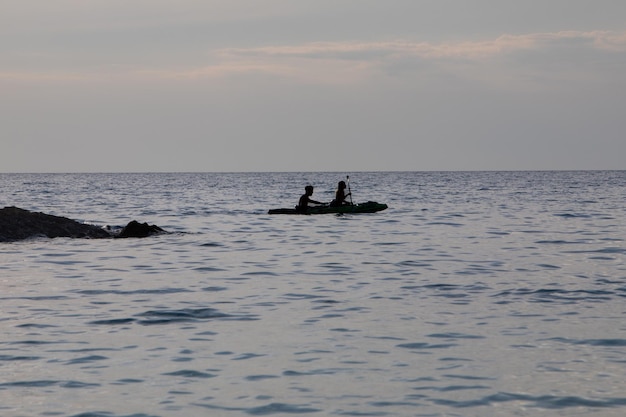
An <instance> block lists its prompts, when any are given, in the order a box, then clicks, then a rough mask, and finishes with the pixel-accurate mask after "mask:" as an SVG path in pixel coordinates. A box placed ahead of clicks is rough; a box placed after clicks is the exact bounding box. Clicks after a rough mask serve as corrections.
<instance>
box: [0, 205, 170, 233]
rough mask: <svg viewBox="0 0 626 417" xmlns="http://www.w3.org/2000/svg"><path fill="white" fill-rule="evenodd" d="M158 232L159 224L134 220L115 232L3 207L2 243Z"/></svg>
mask: <svg viewBox="0 0 626 417" xmlns="http://www.w3.org/2000/svg"><path fill="white" fill-rule="evenodd" d="M159 233H165V231H164V230H163V229H161V228H160V227H158V226H155V225H149V224H148V223H139V222H137V221H135V220H133V221H131V222H130V223H128V225H127V226H126V227H124V228H123V229H122V231H121V232H119V233H118V234H115V233H112V232H110V231H108V230H106V229H105V228H103V227H99V226H95V225H91V224H85V223H80V222H77V221H75V220H71V219H68V218H66V217H60V216H53V215H51V214H45V213H41V212H32V211H28V210H25V209H21V208H19V207H5V208H3V209H0V242H16V241H20V240H24V239H29V238H34V237H48V238H56V237H69V238H77V239H103V238H116V237H119V238H127V237H148V236H152V235H155V234H159Z"/></svg>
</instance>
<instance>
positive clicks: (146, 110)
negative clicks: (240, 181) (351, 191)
mask: <svg viewBox="0 0 626 417" xmlns="http://www.w3.org/2000/svg"><path fill="white" fill-rule="evenodd" d="M0 141H1V142H0V143H1V145H2V150H1V151H0V172H257V171H260V172H274V171H295V172H310V171H340V172H355V171H439V170H444V171H446V170H578V169H584V170H591V169H600V170H603V169H626V156H625V155H626V1H624V0H523V1H520V0H248V1H242V0H176V1H174V0H0Z"/></svg>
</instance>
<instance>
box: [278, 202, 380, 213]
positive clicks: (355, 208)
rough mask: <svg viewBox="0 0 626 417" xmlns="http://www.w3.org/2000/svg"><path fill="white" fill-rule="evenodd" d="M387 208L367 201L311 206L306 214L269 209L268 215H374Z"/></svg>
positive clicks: (288, 210)
mask: <svg viewBox="0 0 626 417" xmlns="http://www.w3.org/2000/svg"><path fill="white" fill-rule="evenodd" d="M386 208H387V204H383V203H377V202H375V201H368V202H367V203H361V204H353V205H345V206H337V207H331V206H326V205H324V206H312V207H309V208H308V210H307V211H306V212H301V211H297V210H296V209H295V208H279V209H271V210H270V211H268V214H330V213H335V214H342V213H351V214H357V213H376V212H377V211H382V210H385V209H386Z"/></svg>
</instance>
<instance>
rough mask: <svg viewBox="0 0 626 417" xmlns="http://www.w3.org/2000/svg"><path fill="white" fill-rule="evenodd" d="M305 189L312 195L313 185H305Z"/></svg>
mask: <svg viewBox="0 0 626 417" xmlns="http://www.w3.org/2000/svg"><path fill="white" fill-rule="evenodd" d="M304 191H305V192H306V194H307V195H312V194H313V186H312V185H307V186H306V187H304Z"/></svg>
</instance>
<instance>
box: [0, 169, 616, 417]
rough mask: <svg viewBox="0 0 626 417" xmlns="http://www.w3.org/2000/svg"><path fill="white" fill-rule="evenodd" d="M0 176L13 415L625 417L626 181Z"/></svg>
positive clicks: (4, 380) (3, 335) (2, 405)
mask: <svg viewBox="0 0 626 417" xmlns="http://www.w3.org/2000/svg"><path fill="white" fill-rule="evenodd" d="M345 178H346V174H345V173H243V174H236V173H225V174H216V173H198V174H191V173H188V174H187V173H185V174H54V175H46V174H0V205H2V206H9V205H14V206H18V207H21V208H25V209H28V210H33V211H42V212H45V213H49V214H55V215H60V216H65V217H69V218H72V219H75V220H79V221H83V222H89V223H94V224H99V225H103V226H104V225H112V226H123V225H125V224H126V223H127V222H129V221H130V220H133V219H134V220H138V221H140V222H148V223H150V224H157V225H159V226H161V227H162V228H164V229H166V230H167V231H169V232H171V233H169V234H166V235H160V236H156V237H151V238H147V239H119V240H115V239H105V240H82V239H66V238H57V239H45V238H37V239H31V240H28V241H22V242H15V243H0V312H1V314H0V330H1V332H0V415H1V416H3V417H21V416H24V417H26V416H27V417H33V416H72V417H77V416H81V417H87V416H90V417H129V416H133V417H140V416H141V417H147V416H162V417H169V416H176V417H193V416H233V417H236V416H250V415H252V416H261V415H263V416H265V415H281V416H282V415H312V416H428V417H431V416H464V417H465V416H476V417H478V416H480V417H485V416H533V417H534V416H616V417H617V416H623V415H625V414H626V383H625V381H626V321H625V320H624V318H625V317H626V315H625V313H626V303H625V301H626V298H625V297H626V264H625V260H626V243H625V239H626V205H625V201H626V200H625V197H626V172H624V171H608V172H602V171H597V172H595V171H594V172H391V173H383V172H367V173H366V172H363V173H350V186H351V190H352V193H353V199H354V201H355V202H365V201H368V200H373V201H378V202H384V203H387V204H388V205H389V209H388V210H386V211H383V212H379V213H374V214H360V215H343V216H337V215H319V216H288V215H275V216H270V215H268V214H266V213H267V210H268V209H270V208H278V207H292V206H293V205H295V204H296V202H297V200H298V197H299V196H300V194H301V193H302V192H303V187H304V185H306V184H308V183H310V184H313V185H315V187H316V191H315V194H314V195H313V198H315V199H318V200H324V201H330V200H331V199H332V195H333V191H334V188H335V186H336V183H337V182H338V181H339V180H342V179H345Z"/></svg>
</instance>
